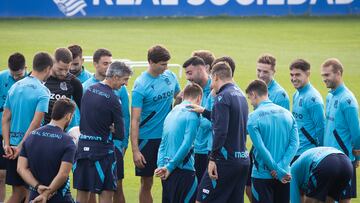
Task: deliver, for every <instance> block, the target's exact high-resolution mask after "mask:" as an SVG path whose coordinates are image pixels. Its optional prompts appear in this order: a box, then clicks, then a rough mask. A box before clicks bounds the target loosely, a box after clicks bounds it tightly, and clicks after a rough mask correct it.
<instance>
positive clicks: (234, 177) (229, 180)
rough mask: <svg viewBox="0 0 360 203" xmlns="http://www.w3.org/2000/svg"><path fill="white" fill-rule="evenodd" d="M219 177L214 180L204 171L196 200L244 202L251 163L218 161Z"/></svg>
mask: <svg viewBox="0 0 360 203" xmlns="http://www.w3.org/2000/svg"><path fill="white" fill-rule="evenodd" d="M216 168H217V172H218V179H217V180H212V179H210V177H209V173H204V176H203V178H202V179H201V182H200V184H199V187H198V192H197V196H196V200H197V201H199V202H237V203H243V202H244V189H245V183H246V177H247V174H248V170H249V164H246V165H243V164H238V163H237V164H234V163H229V162H227V161H217V163H216Z"/></svg>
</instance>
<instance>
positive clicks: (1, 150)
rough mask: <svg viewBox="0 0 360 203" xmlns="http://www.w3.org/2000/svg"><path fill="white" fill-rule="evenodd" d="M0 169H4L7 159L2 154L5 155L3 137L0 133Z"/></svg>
mask: <svg viewBox="0 0 360 203" xmlns="http://www.w3.org/2000/svg"><path fill="white" fill-rule="evenodd" d="M0 144H1V146H0V170H6V162H7V159H6V158H4V157H3V156H4V155H5V151H4V147H3V138H2V135H0Z"/></svg>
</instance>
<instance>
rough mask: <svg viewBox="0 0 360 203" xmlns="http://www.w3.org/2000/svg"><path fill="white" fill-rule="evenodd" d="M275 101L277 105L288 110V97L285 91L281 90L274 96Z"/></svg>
mask: <svg viewBox="0 0 360 203" xmlns="http://www.w3.org/2000/svg"><path fill="white" fill-rule="evenodd" d="M276 100H277V102H274V103H276V104H278V105H279V106H281V107H283V108H285V109H287V110H289V111H290V99H289V96H288V94H287V93H286V92H285V91H281V92H280V93H279V94H278V95H277V98H276Z"/></svg>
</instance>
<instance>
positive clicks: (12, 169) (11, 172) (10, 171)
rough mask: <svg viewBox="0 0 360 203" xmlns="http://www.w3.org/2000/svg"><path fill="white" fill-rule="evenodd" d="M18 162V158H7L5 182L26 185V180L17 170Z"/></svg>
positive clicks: (13, 184)
mask: <svg viewBox="0 0 360 203" xmlns="http://www.w3.org/2000/svg"><path fill="white" fill-rule="evenodd" d="M17 162H18V158H16V159H7V160H6V181H5V183H6V184H7V185H12V186H26V184H25V182H24V180H23V179H22V178H21V177H20V175H19V174H18V173H17V171H16V169H17Z"/></svg>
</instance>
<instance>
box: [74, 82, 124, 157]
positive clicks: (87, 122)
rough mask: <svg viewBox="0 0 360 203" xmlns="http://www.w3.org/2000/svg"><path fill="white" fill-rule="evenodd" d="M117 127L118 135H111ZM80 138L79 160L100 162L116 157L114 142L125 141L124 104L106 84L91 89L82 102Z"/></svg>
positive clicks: (99, 84)
mask: <svg viewBox="0 0 360 203" xmlns="http://www.w3.org/2000/svg"><path fill="white" fill-rule="evenodd" d="M113 124H114V128H115V133H113V134H112V133H111V132H110V126H111V125H113ZM80 133H81V135H80V137H79V143H78V151H77V155H76V156H77V160H78V159H81V158H90V159H93V158H95V159H96V158H98V159H101V158H102V157H104V156H106V155H108V154H112V153H114V143H113V138H112V137H116V138H117V139H119V140H123V139H124V120H123V118H122V112H121V104H120V102H119V98H118V97H117V96H116V95H115V94H114V91H113V90H112V89H111V88H110V87H109V86H108V85H106V84H103V83H97V84H95V85H92V86H90V87H89V88H88V89H87V90H86V92H85V94H84V96H83V98H82V100H81V119H80Z"/></svg>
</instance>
